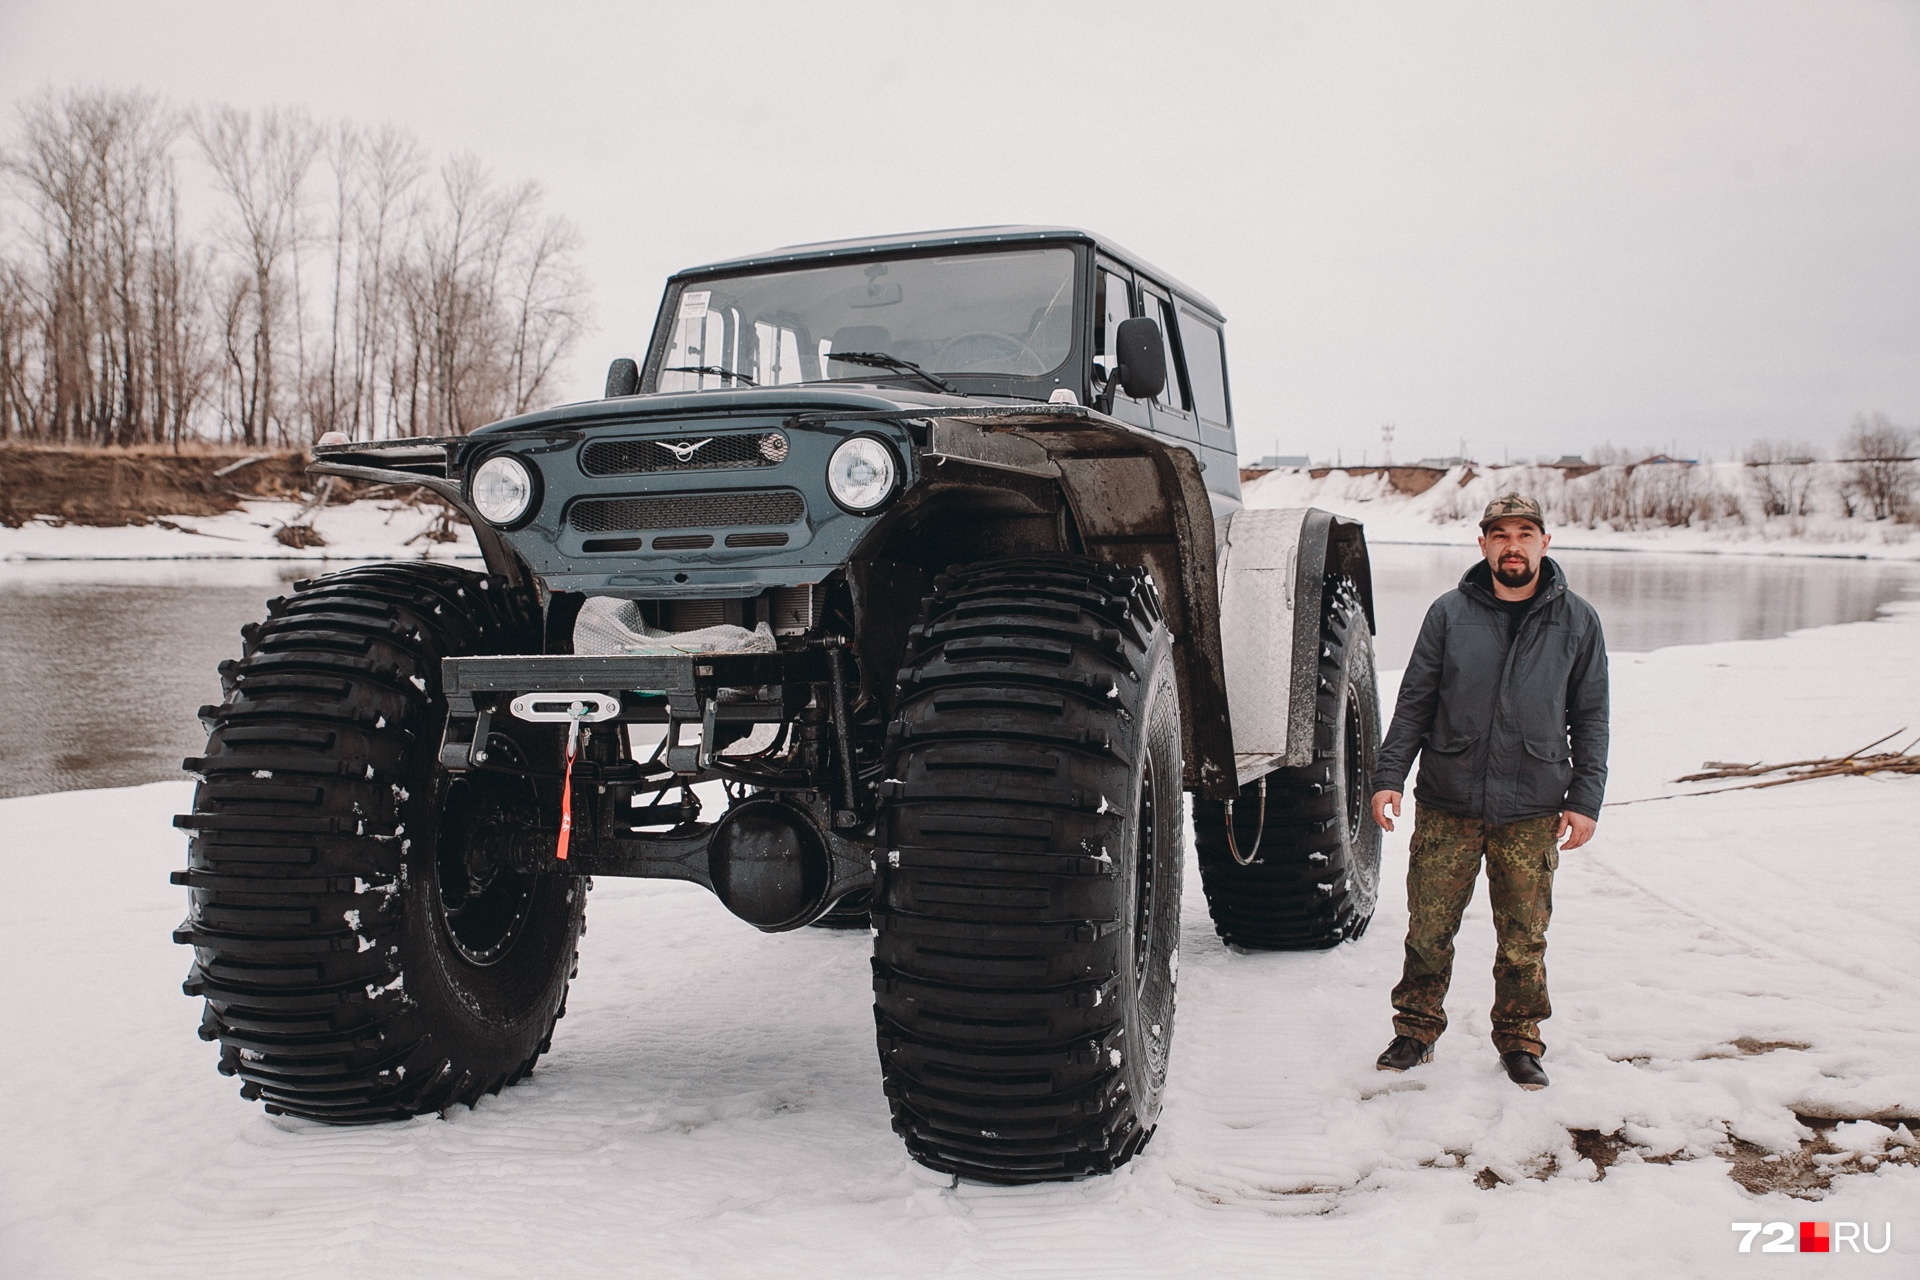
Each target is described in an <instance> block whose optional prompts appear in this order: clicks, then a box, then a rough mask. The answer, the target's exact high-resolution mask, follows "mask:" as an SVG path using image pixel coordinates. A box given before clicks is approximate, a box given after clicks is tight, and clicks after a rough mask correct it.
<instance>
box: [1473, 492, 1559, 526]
mask: <svg viewBox="0 0 1920 1280" xmlns="http://www.w3.org/2000/svg"><path fill="white" fill-rule="evenodd" d="M1516 517H1517V518H1518V519H1521V520H1531V521H1533V522H1534V523H1535V524H1537V525H1539V526H1540V532H1542V533H1545V532H1546V531H1547V517H1546V515H1545V513H1544V512H1542V511H1541V510H1540V504H1539V503H1537V502H1535V501H1534V500H1533V499H1532V498H1527V497H1522V496H1521V495H1520V494H1517V493H1504V494H1501V495H1500V496H1499V497H1497V498H1495V499H1494V500H1493V501H1492V502H1489V503H1488V504H1487V513H1486V514H1485V515H1483V516H1481V517H1480V527H1481V528H1482V529H1485V528H1487V527H1488V526H1489V525H1491V524H1493V523H1494V522H1495V521H1496V520H1506V519H1510V518H1516Z"/></svg>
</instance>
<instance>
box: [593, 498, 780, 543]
mask: <svg viewBox="0 0 1920 1280" xmlns="http://www.w3.org/2000/svg"><path fill="white" fill-rule="evenodd" d="M806 514H807V504H806V502H805V501H804V500H802V499H801V497H800V495H799V494H797V493H794V492H793V491H792V490H789V489H775V490H772V491H769V492H763V493H690V494H661V495H659V496H656V497H649V498H589V499H587V500H585V501H583V502H576V503H574V504H573V506H572V507H571V508H570V509H569V510H568V512H567V523H569V524H571V525H572V526H573V527H574V528H576V529H578V530H580V531H581V532H582V533H623V532H626V531H627V530H630V529H725V528H732V527H736V526H740V525H749V526H751V525H792V524H799V523H800V521H801V520H803V519H804V518H805V517H806ZM656 545H657V544H656Z"/></svg>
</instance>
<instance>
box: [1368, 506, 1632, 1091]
mask: <svg viewBox="0 0 1920 1280" xmlns="http://www.w3.org/2000/svg"><path fill="white" fill-rule="evenodd" d="M1480 535H1481V536H1480V551H1481V554H1482V555H1483V556H1484V557H1485V559H1484V560H1483V561H1482V562H1481V563H1479V564H1476V565H1474V566H1473V568H1471V569H1469V570H1467V572H1466V574H1465V575H1464V576H1462V577H1461V579H1460V585H1459V587H1458V588H1457V589H1455V590H1453V591H1449V592H1448V593H1447V594H1446V595H1444V596H1441V597H1440V598H1439V599H1438V600H1436V601H1434V602H1433V607H1432V608H1430V609H1428V610H1427V618H1426V621H1425V622H1424V623H1422V624H1421V627H1420V638H1419V640H1417V641H1416V642H1415V643H1414V646H1413V657H1412V658H1411V659H1410V660H1409V661H1408V663H1407V672H1406V677H1405V678H1404V679H1403V680H1402V681H1401V683H1400V698H1399V701H1398V703H1397V704H1396V705H1395V707H1394V712H1393V724H1392V726H1391V727H1389V728H1388V730H1387V736H1386V741H1385V742H1384V743H1383V744H1382V745H1381V748H1380V757H1379V762H1378V764H1377V765H1376V767H1375V769H1374V773H1373V786H1374V792H1373V817H1374V821H1376V822H1378V823H1379V824H1380V825H1381V826H1382V827H1384V828H1386V829H1387V830H1388V831H1391V830H1393V819H1394V817H1398V816H1399V813H1400V801H1401V792H1402V789H1403V788H1404V787H1405V786H1406V780H1407V773H1408V771H1409V770H1411V769H1412V767H1413V758H1414V756H1415V755H1416V754H1418V755H1419V756H1420V778H1419V782H1418V785H1416V786H1415V788H1414V793H1413V794H1414V799H1415V800H1416V801H1417V802H1418V803H1417V806H1416V808H1415V810H1414V815H1415V816H1414V824H1413V851H1412V856H1411V858H1410V859H1409V861H1408V864H1407V911H1408V915H1409V916H1410V919H1409V921H1408V924H1407V955H1406V967H1405V969H1404V970H1403V972H1402V974H1401V978H1400V984H1399V985H1398V986H1396V987H1395V988H1394V989H1393V1008H1394V1017H1393V1029H1394V1031H1395V1032H1396V1033H1397V1034H1396V1035H1395V1036H1394V1038H1393V1043H1392V1044H1390V1045H1388V1046H1387V1049H1386V1052H1385V1053H1382V1054H1381V1055H1380V1060H1379V1064H1378V1065H1379V1067H1380V1069H1381V1070H1382V1071H1405V1070H1407V1069H1408V1068H1409V1067H1413V1066H1417V1065H1419V1064H1420V1063H1422V1062H1426V1061H1428V1060H1429V1059H1431V1058H1432V1057H1433V1042H1434V1041H1435V1040H1437V1039H1439V1038H1440V1033H1441V1032H1442V1031H1444V1030H1446V1027H1447V1015H1446V1012H1445V1010H1444V1009H1443V1008H1442V1005H1443V1003H1444V1001H1445V999H1446V994H1447V983H1448V981H1449V980H1450V979H1451V978H1452V976H1453V938H1454V934H1455V933H1457V932H1458V931H1459V928H1460V915H1461V912H1463V911H1465V910H1466V906H1467V901H1468V899H1470V898H1472V897H1473V885H1474V881H1475V880H1477V879H1478V878H1479V874H1480V863H1481V862H1482V860H1484V861H1485V862H1486V864H1487V889H1488V892H1489V895H1490V896H1491V897H1492V899H1493V926H1494V931H1495V933H1496V934H1497V935H1498V939H1499V950H1498V952H1497V954H1496V956H1495V959H1494V962H1493V1043H1494V1047H1495V1048H1496V1049H1497V1050H1499V1053H1500V1060H1501V1062H1502V1063H1504V1064H1505V1065H1506V1068H1507V1075H1508V1077H1509V1078H1510V1079H1512V1080H1513V1082H1514V1083H1515V1084H1517V1085H1519V1086H1520V1087H1521V1088H1523V1089H1543V1088H1545V1087H1546V1084H1547V1073H1546V1072H1545V1071H1544V1070H1542V1069H1541V1067H1540V1055H1541V1054H1542V1053H1543V1052H1544V1051H1545V1048H1544V1046H1543V1045H1542V1043H1541V1041H1540V1024H1541V1022H1543V1021H1544V1020H1545V1019H1546V1018H1547V1017H1548V1016H1549V1015H1550V1014H1551V1013H1552V1009H1551V1007H1550V1006H1549V1005H1548V1003H1547V970H1546V963H1545V956H1546V950H1547V919H1548V917H1549V916H1550V915H1551V914H1552V911H1553V872H1554V868H1555V867H1557V866H1559V865H1560V849H1561V848H1566V849H1577V848H1579V847H1580V846H1581V845H1583V844H1585V843H1586V842H1587V841H1588V839H1589V838H1591V837H1592V835H1593V829H1594V825H1595V824H1596V823H1597V822H1598V820H1599V817H1600V797H1601V793H1602V792H1603V791H1604V790H1605V789H1606V783H1607V648H1606V641H1605V639H1604V638H1603V637H1602V635H1601V633H1600V618H1599V615H1598V614H1596V613H1595V612H1594V611H1593V606H1592V605H1590V604H1588V603H1587V602H1586V601H1585V600H1582V599H1581V598H1580V597H1579V596H1576V595H1574V594H1573V592H1571V591H1569V590H1567V581H1566V576H1565V575H1564V574H1563V573H1562V572H1561V570H1560V566H1559V565H1557V564H1555V563H1554V562H1553V561H1552V560H1550V559H1548V558H1547V555H1546V550H1547V547H1548V545H1549V544H1550V543H1551V542H1552V539H1551V538H1549V537H1548V536H1547V526H1546V519H1545V517H1544V516H1543V515H1542V514H1541V511H1540V504H1539V503H1537V502H1535V501H1534V500H1533V499H1531V498H1525V497H1521V496H1520V495H1519V494H1517V493H1510V494H1508V495H1506V496H1505V497H1502V498H1497V499H1495V500H1494V501H1493V502H1491V503H1489V504H1488V506H1487V510H1486V514H1485V515H1483V516H1482V517H1481V519H1480ZM1389 809H1391V811H1392V816H1389V813H1388V811H1389ZM1562 837H1564V838H1565V839H1566V844H1565V845H1564V846H1563V845H1561V844H1560V840H1561V838H1562Z"/></svg>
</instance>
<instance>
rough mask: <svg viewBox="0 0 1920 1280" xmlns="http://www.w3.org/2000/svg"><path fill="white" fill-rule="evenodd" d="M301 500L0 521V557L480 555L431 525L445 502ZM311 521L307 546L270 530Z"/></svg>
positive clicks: (458, 530) (469, 539) (467, 541)
mask: <svg viewBox="0 0 1920 1280" xmlns="http://www.w3.org/2000/svg"><path fill="white" fill-rule="evenodd" d="M303 511H304V504H303V503H299V502H282V501H273V500H254V501H249V502H246V503H243V504H242V505H241V507H240V509H239V510H237V511H229V512H226V513H224V514H222V515H217V516H166V517H162V518H160V519H158V520H156V521H155V522H154V523H152V524H144V525H140V524H134V525H117V526H104V527H102V526H92V525H76V524H59V523H56V522H54V521H50V520H45V519H41V520H30V521H28V522H27V523H25V524H23V525H21V526H20V527H19V528H17V529H8V528H4V527H0V563H5V562H34V561H49V560H51V561H65V560H72V561H82V560H124V561H143V560H154V561H159V560H312V561H316V562H318V561H326V560H395V559H399V560H418V559H423V558H426V559H434V560H465V559H473V560H477V559H479V558H480V549H479V547H478V545H476V544H475V542H474V540H473V531H472V530H471V529H469V528H468V527H467V526H466V525H464V524H462V523H460V522H458V521H454V522H451V523H450V524H447V525H446V526H445V530H446V532H447V533H451V534H452V540H451V541H447V542H439V541H435V540H434V538H433V536H432V533H433V531H434V530H435V528H436V526H437V525H439V524H440V523H441V516H442V514H443V512H444V511H445V508H443V507H441V506H439V505H438V504H436V503H431V502H420V503H410V502H405V501H401V500H399V499H393V498H386V499H382V498H369V499H363V500H361V501H358V502H348V503H342V504H340V505H338V506H326V507H322V508H320V509H319V510H318V511H314V512H308V513H306V514H302V513H303ZM296 522H297V523H300V524H308V525H311V526H312V528H313V529H314V531H315V532H317V533H318V534H319V535H320V539H321V541H320V543H319V544H318V545H314V546H288V545H287V544H285V543H283V542H281V541H280V540H279V539H278V538H277V537H275V532H276V531H277V530H279V529H281V528H283V527H285V526H286V525H288V524H291V523H296Z"/></svg>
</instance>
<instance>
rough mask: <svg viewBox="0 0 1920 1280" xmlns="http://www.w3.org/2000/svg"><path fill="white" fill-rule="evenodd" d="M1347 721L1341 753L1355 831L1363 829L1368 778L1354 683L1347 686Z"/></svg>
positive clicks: (1349, 820) (1349, 815)
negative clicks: (1361, 823) (1363, 758)
mask: <svg viewBox="0 0 1920 1280" xmlns="http://www.w3.org/2000/svg"><path fill="white" fill-rule="evenodd" d="M1345 721H1346V723H1345V728H1346V739H1347V740H1346V743H1345V750H1344V751H1343V752H1342V753H1341V755H1342V757H1343V763H1344V764H1345V766H1346V774H1347V776H1346V778H1345V782H1346V791H1347V795H1346V800H1347V805H1346V808H1347V830H1348V831H1349V832H1355V831H1359V830H1361V826H1360V820H1361V818H1363V817H1364V816H1365V815H1366V810H1367V797H1366V789H1367V779H1366V776H1365V775H1366V770H1365V761H1363V760H1362V759H1361V752H1362V751H1364V750H1365V749H1366V743H1365V740H1364V739H1363V737H1362V735H1361V729H1360V696H1359V691H1358V690H1357V689H1355V688H1354V687H1353V686H1352V685H1348V686H1347V714H1346V716H1345Z"/></svg>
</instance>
